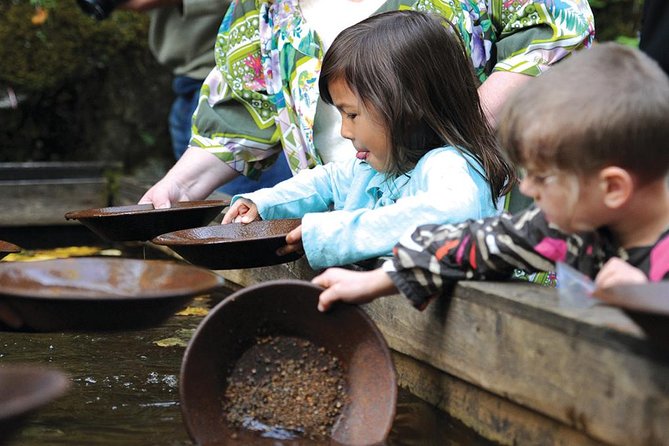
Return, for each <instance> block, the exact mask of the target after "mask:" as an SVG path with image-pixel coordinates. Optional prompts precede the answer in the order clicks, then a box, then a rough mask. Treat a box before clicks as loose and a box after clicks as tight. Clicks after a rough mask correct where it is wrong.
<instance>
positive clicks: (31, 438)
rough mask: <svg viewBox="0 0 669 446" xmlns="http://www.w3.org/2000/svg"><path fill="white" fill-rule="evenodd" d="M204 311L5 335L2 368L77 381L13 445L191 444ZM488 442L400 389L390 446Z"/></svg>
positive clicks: (211, 300)
mask: <svg viewBox="0 0 669 446" xmlns="http://www.w3.org/2000/svg"><path fill="white" fill-rule="evenodd" d="M229 292H230V291H229V290H228V291H225V290H224V291H221V292H219V293H217V294H216V295H213V296H210V297H208V298H197V299H196V300H195V301H194V303H193V306H195V307H201V308H202V309H204V308H210V307H211V306H212V305H215V304H216V303H218V302H219V301H220V300H221V299H222V298H224V297H225V296H226V295H227V293H229ZM203 313H204V312H203V311H193V309H192V308H191V309H190V310H189V311H185V312H184V314H183V315H175V316H173V317H172V318H170V319H169V320H168V321H167V322H166V323H164V324H163V325H161V326H160V327H156V328H151V329H146V330H136V331H125V332H122V333H113V332H112V333H13V332H0V364H3V363H7V364H9V363H26V362H28V363H40V364H44V365H49V366H51V367H55V368H58V369H61V370H63V371H64V372H66V373H68V374H69V375H70V377H71V379H72V381H73V385H72V387H71V389H70V391H69V392H68V393H67V394H66V395H65V396H63V397H61V398H60V399H58V400H56V401H54V402H52V403H50V404H49V405H48V406H46V407H44V408H42V409H41V410H39V411H38V412H37V413H35V414H34V415H33V416H31V417H29V418H28V419H27V420H26V423H25V425H24V426H23V428H22V429H21V430H20V431H19V433H18V434H17V435H16V436H15V437H14V438H13V439H12V440H11V441H10V442H9V446H19V445H21V446H32V445H35V446H36V445H40V446H43V445H54V446H59V445H63V446H65V445H67V446H71V445H91V446H95V445H101V446H102V445H105V446H106V445H124V446H134V445H137V446H140V445H141V446H150V445H168V446H180V445H191V444H192V443H191V441H190V439H189V437H188V434H187V433H186V431H185V428H184V425H183V422H182V419H181V412H180V407H179V388H178V376H179V369H180V365H181V359H182V355H183V352H184V347H185V345H186V343H187V341H188V339H189V337H190V335H192V333H193V329H195V328H196V327H197V325H198V323H199V322H200V321H201V320H202V314H203ZM280 443H281V442H280V441H278V442H277V444H280ZM487 444H489V443H488V442H486V441H484V440H482V439H481V438H479V437H477V436H476V435H474V434H473V433H472V432H471V431H469V430H467V429H466V428H465V427H463V426H462V425H460V424H458V423H457V422H455V421H453V420H451V419H449V418H448V417H446V416H445V415H444V414H443V413H441V412H439V411H435V410H434V409H433V408H432V407H431V406H429V405H427V404H425V403H424V402H422V401H421V400H419V399H417V398H415V397H413V396H412V395H411V394H409V393H408V392H405V391H400V397H399V401H398V407H397V417H396V422H395V424H394V426H393V429H392V433H391V435H390V438H389V441H388V445H389V446H399V445H451V446H460V445H487Z"/></svg>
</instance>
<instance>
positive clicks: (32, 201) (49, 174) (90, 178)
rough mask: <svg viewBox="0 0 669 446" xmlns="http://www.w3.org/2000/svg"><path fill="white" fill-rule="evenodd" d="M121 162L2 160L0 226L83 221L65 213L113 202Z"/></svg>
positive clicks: (0, 169) (0, 164)
mask: <svg viewBox="0 0 669 446" xmlns="http://www.w3.org/2000/svg"><path fill="white" fill-rule="evenodd" d="M120 168H121V164H120V163H110V162H26V163H0V203H1V204H2V213H0V226H5V227H17V226H44V225H66V224H79V223H78V222H76V221H72V222H67V221H66V220H65V213H66V212H68V211H73V210H78V209H89V208H98V207H104V206H109V204H110V200H111V196H112V192H113V188H114V182H115V178H116V177H117V176H118V175H119V172H120Z"/></svg>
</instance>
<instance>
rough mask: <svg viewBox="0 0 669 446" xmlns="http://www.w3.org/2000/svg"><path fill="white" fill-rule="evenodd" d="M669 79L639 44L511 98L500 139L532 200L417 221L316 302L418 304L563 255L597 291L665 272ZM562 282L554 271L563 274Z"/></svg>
mask: <svg viewBox="0 0 669 446" xmlns="http://www.w3.org/2000/svg"><path fill="white" fill-rule="evenodd" d="M668 117H669V78H668V77H667V76H666V75H665V73H664V72H663V71H662V70H661V69H660V67H659V66H658V65H657V63H655V62H654V61H653V60H651V59H650V58H648V57H647V56H645V55H644V54H643V53H641V52H640V51H638V50H635V49H632V48H629V47H624V46H621V45H617V44H613V43H607V44H600V45H597V46H595V47H594V48H593V49H591V50H587V51H583V52H580V53H578V54H576V55H574V56H573V57H571V58H570V59H568V60H567V61H565V62H562V63H561V64H560V65H558V66H556V67H555V68H554V69H553V70H552V71H550V72H548V73H546V74H543V75H542V76H540V77H539V78H537V79H536V80H533V81H532V82H531V83H529V84H528V86H527V87H525V88H524V89H523V90H522V91H520V92H519V93H518V94H516V95H515V96H514V97H513V98H511V99H510V101H509V103H508V105H507V107H506V108H505V110H504V112H503V114H502V119H501V121H500V123H501V126H500V135H501V140H502V141H501V142H502V145H503V146H504V147H506V148H508V151H509V156H510V158H511V159H512V160H513V161H515V162H517V163H518V164H520V165H522V166H524V167H525V169H526V174H525V176H524V178H523V179H522V182H521V184H520V190H521V191H522V192H523V193H524V194H526V195H528V196H530V197H532V198H533V199H534V201H535V203H536V207H533V208H530V209H529V210H527V211H524V212H522V213H520V214H518V215H516V216H515V217H512V216H510V215H502V216H500V217H493V218H488V219H484V220H479V221H469V222H466V223H462V224H459V225H447V226H446V225H442V226H438V225H428V226H423V227H420V228H418V229H417V230H416V231H415V232H414V233H413V234H412V235H411V236H410V238H409V239H407V240H403V241H401V242H400V243H399V244H398V245H397V246H396V247H395V250H394V259H393V260H391V261H387V262H386V263H384V266H383V268H382V269H378V270H375V271H368V272H362V273H356V272H352V271H346V270H341V269H331V270H328V271H326V272H325V273H324V274H322V275H320V276H318V277H316V278H315V279H314V283H316V284H319V285H321V286H324V287H327V288H328V289H327V290H325V291H324V292H323V293H322V294H321V297H320V302H319V308H320V309H321V310H326V309H327V308H328V307H329V306H330V305H331V304H332V302H334V301H336V300H343V301H348V302H358V303H362V302H368V301H370V300H373V299H374V298H375V297H379V296H382V295H387V294H392V293H394V292H396V291H397V290H399V291H400V292H401V293H402V294H404V295H405V296H406V297H408V298H409V299H410V300H411V301H412V303H413V304H414V305H415V306H416V307H418V308H424V307H425V305H427V303H428V302H429V300H430V299H431V298H433V297H435V296H437V295H440V294H443V295H448V294H449V293H450V290H451V288H452V287H453V286H454V285H455V283H456V281H458V280H463V279H503V278H509V277H510V275H511V273H512V272H513V269H514V268H522V269H525V270H527V271H530V272H531V271H540V270H552V269H553V266H554V262H557V261H561V262H566V263H567V264H569V265H571V266H575V267H576V268H578V269H579V270H581V271H582V272H583V273H585V274H587V275H589V276H590V277H592V278H595V282H596V285H597V286H598V287H607V286H611V285H614V284H617V283H642V282H646V281H659V280H664V279H667V278H669V188H668V185H667V174H668V173H669V150H668V149H669V148H668V147H667V141H669V118H668ZM559 280H560V278H559V277H558V281H559Z"/></svg>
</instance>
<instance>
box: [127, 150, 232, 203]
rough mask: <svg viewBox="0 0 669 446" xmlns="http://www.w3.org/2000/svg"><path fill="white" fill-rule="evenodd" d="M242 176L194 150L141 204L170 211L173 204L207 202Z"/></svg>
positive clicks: (206, 154) (144, 197) (147, 193)
mask: <svg viewBox="0 0 669 446" xmlns="http://www.w3.org/2000/svg"><path fill="white" fill-rule="evenodd" d="M237 176H239V174H238V173H237V172H236V171H235V170H234V169H232V168H231V167H230V166H228V165H227V164H225V163H224V162H222V161H221V160H219V159H218V158H217V157H216V155H214V154H212V153H209V152H207V151H206V150H203V149H200V148H198V147H191V148H189V149H188V150H186V152H185V153H184V154H183V155H182V157H181V158H180V159H179V161H177V163H176V164H175V165H174V166H172V168H171V169H170V170H169V172H167V173H166V174H165V176H164V177H163V178H162V179H161V180H160V181H158V182H157V183H156V184H154V185H153V186H152V187H151V188H150V189H149V190H148V191H147V192H146V193H145V194H144V196H143V197H142V198H141V199H140V200H139V204H143V203H153V206H154V207H155V208H156V209H161V208H168V207H170V206H172V203H173V202H177V201H190V200H203V199H205V198H207V197H208V196H209V194H211V193H212V192H213V191H214V190H215V189H216V188H217V187H219V186H220V185H222V184H225V183H227V182H228V181H230V180H232V179H234V178H236V177H237Z"/></svg>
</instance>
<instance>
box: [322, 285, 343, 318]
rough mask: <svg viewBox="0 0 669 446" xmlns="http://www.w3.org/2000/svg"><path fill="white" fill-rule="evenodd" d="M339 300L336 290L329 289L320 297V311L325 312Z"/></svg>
mask: <svg viewBox="0 0 669 446" xmlns="http://www.w3.org/2000/svg"><path fill="white" fill-rule="evenodd" d="M338 300H339V297H338V296H337V293H336V291H335V290H334V288H328V289H326V290H325V291H323V292H322V293H321V294H320V296H318V311H321V312H325V311H328V310H329V309H330V307H332V304H333V303H335V302H336V301H338Z"/></svg>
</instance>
